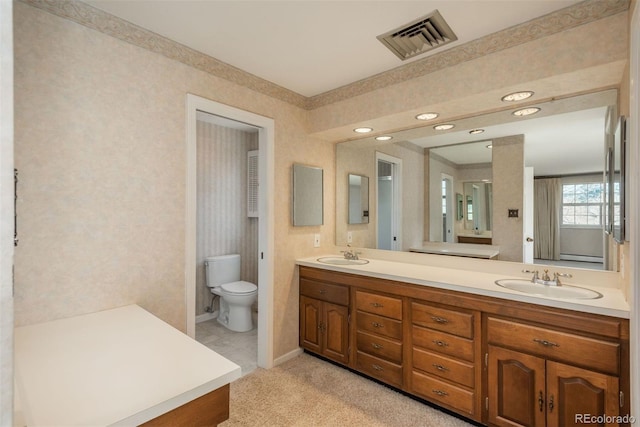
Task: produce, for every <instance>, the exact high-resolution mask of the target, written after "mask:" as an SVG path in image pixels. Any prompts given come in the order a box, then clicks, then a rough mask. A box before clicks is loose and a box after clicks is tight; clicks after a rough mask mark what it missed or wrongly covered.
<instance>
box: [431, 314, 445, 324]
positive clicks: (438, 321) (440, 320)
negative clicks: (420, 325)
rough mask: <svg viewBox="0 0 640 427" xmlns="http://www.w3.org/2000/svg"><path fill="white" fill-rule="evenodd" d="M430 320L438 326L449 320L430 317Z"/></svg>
mask: <svg viewBox="0 0 640 427" xmlns="http://www.w3.org/2000/svg"><path fill="white" fill-rule="evenodd" d="M431 319H432V320H433V321H434V322H436V323H440V324H445V323H449V320H447V319H445V318H444V317H439V316H431Z"/></svg>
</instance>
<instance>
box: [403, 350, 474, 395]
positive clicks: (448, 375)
mask: <svg viewBox="0 0 640 427" xmlns="http://www.w3.org/2000/svg"><path fill="white" fill-rule="evenodd" d="M413 367H414V368H417V369H420V370H421V371H424V372H427V373H429V374H432V375H435V376H438V377H440V378H444V379H446V380H449V381H454V382H456V383H459V384H462V385H464V386H467V387H469V388H473V387H474V384H475V379H474V378H475V377H474V368H473V365H472V364H470V363H465V362H458V361H456V360H453V359H451V358H448V357H443V356H440V355H438V354H436V353H431V352H429V351H425V350H421V349H419V348H415V347H414V348H413Z"/></svg>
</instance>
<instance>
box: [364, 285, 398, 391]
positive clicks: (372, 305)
mask: <svg viewBox="0 0 640 427" xmlns="http://www.w3.org/2000/svg"><path fill="white" fill-rule="evenodd" d="M355 319H356V321H355V322H356V366H355V367H356V369H357V370H359V371H361V372H363V373H365V374H367V375H369V376H371V377H373V378H375V379H377V380H380V381H382V382H385V383H387V384H390V385H393V386H395V387H398V388H401V387H402V384H403V364H402V359H403V356H402V334H403V328H402V298H398V297H395V296H390V295H386V294H380V293H377V292H371V291H365V290H361V289H357V288H356V290H355Z"/></svg>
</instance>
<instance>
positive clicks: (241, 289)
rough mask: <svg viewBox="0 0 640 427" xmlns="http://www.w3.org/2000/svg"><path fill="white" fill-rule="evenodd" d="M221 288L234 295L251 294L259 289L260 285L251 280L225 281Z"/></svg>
mask: <svg viewBox="0 0 640 427" xmlns="http://www.w3.org/2000/svg"><path fill="white" fill-rule="evenodd" d="M220 288H222V290H223V291H224V292H228V293H230V294H234V295H242V294H250V293H252V292H255V291H257V290H258V287H257V286H256V285H254V284H253V283H250V282H245V281H244V280H239V281H237V282H230V283H223V284H222V285H220Z"/></svg>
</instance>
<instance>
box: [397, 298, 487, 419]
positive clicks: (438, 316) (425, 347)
mask: <svg viewBox="0 0 640 427" xmlns="http://www.w3.org/2000/svg"><path fill="white" fill-rule="evenodd" d="M411 319H412V328H411V334H412V354H411V356H412V357H411V358H412V372H411V387H410V392H412V393H413V394H416V395H418V396H420V397H423V398H425V399H427V400H430V401H434V402H435V403H438V404H440V405H442V406H445V407H447V408H448V409H453V410H455V411H456V412H460V413H463V414H465V415H466V416H468V417H470V418H474V419H476V420H479V419H480V418H481V415H482V412H481V407H480V405H479V403H478V402H479V399H478V398H479V396H480V395H479V393H478V392H479V390H478V389H477V387H476V385H477V384H479V383H480V376H479V375H478V373H479V372H480V369H481V368H480V367H479V366H476V365H478V357H476V356H477V355H478V354H479V353H480V351H479V344H480V339H479V331H480V329H479V325H480V319H481V317H480V313H479V312H474V311H471V310H463V309H458V308H455V307H451V306H442V305H437V304H432V303H429V302H425V301H412V302H411ZM476 327H478V329H477V331H476Z"/></svg>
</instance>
